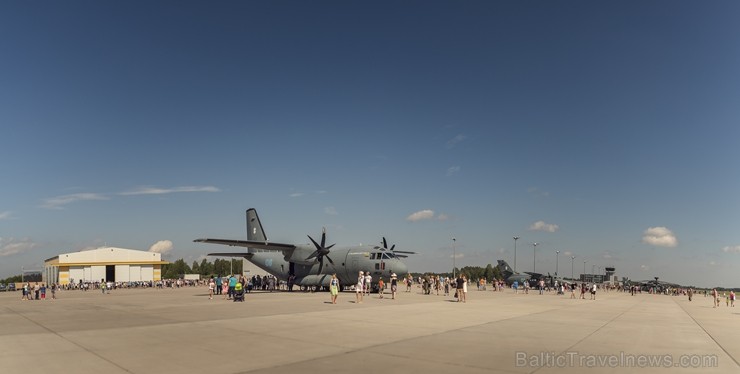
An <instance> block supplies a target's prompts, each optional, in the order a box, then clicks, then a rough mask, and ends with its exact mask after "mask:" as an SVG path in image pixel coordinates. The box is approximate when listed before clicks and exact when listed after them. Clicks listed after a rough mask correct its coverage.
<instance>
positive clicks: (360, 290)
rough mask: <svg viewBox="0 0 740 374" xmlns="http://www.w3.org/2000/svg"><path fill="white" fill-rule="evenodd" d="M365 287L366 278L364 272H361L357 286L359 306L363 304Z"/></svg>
mask: <svg viewBox="0 0 740 374" xmlns="http://www.w3.org/2000/svg"><path fill="white" fill-rule="evenodd" d="M364 285H365V276H364V275H363V273H362V272H360V276H359V277H357V284H356V285H355V296H356V297H357V301H356V302H355V304H359V303H361V302H362V293H363V289H364Z"/></svg>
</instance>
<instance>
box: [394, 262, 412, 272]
mask: <svg viewBox="0 0 740 374" xmlns="http://www.w3.org/2000/svg"><path fill="white" fill-rule="evenodd" d="M391 271H392V272H394V273H396V274H398V275H401V274H408V268H407V267H406V264H404V263H403V262H401V261H396V263H395V264H393V269H391Z"/></svg>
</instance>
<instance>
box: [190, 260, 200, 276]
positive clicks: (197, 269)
mask: <svg viewBox="0 0 740 374" xmlns="http://www.w3.org/2000/svg"><path fill="white" fill-rule="evenodd" d="M190 270H192V271H193V273H194V274H200V265H198V261H193V266H191V267H190Z"/></svg>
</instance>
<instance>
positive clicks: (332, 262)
mask: <svg viewBox="0 0 740 374" xmlns="http://www.w3.org/2000/svg"><path fill="white" fill-rule="evenodd" d="M324 257H326V259H327V260H329V263H330V264H332V265H334V261H332V260H331V257H329V255H326V256H324Z"/></svg>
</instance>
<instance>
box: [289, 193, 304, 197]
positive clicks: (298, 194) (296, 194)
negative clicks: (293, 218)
mask: <svg viewBox="0 0 740 374" xmlns="http://www.w3.org/2000/svg"><path fill="white" fill-rule="evenodd" d="M303 195H304V194H303V192H294V193H292V194H290V197H301V196H303Z"/></svg>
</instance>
